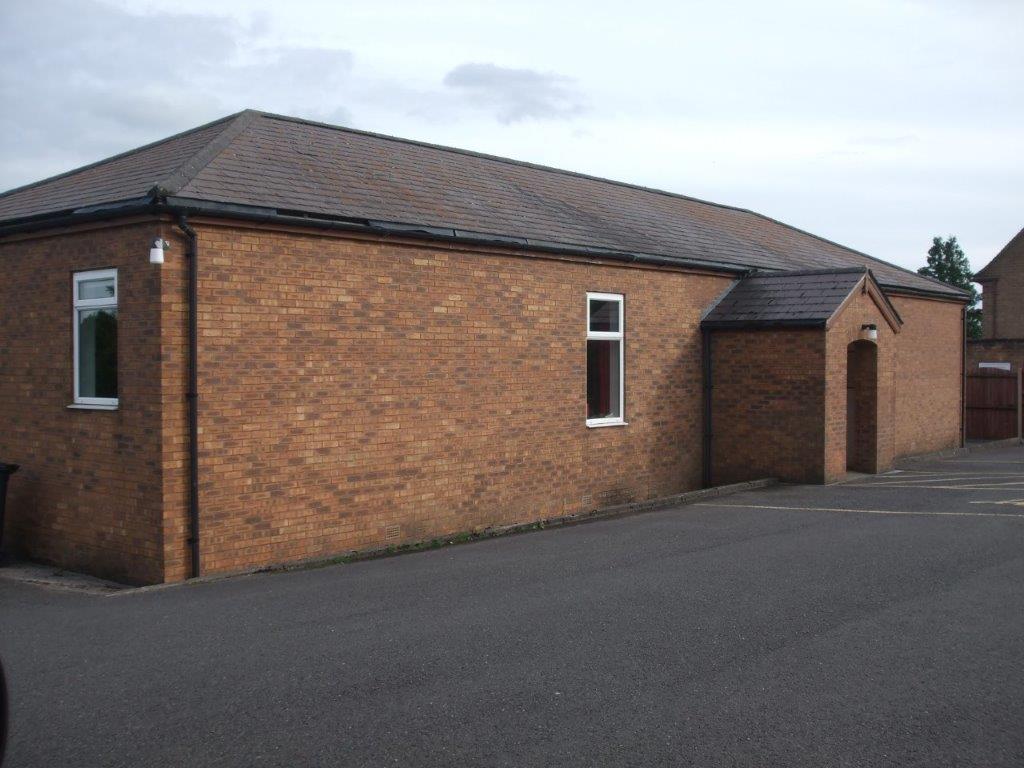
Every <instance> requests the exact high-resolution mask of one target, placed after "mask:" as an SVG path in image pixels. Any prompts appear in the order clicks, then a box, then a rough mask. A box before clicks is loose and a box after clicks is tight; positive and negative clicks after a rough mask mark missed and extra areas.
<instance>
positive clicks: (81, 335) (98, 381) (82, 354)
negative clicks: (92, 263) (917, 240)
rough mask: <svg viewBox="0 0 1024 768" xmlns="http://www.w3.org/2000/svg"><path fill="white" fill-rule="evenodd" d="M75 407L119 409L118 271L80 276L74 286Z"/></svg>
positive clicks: (77, 274)
mask: <svg viewBox="0 0 1024 768" xmlns="http://www.w3.org/2000/svg"><path fill="white" fill-rule="evenodd" d="M73 290H74V294H73V301H72V303H73V306H74V311H73V317H72V323H73V327H74V330H73V334H74V346H75V349H74V355H75V403H76V404H80V405H98V406H116V405H117V270H116V269H100V270H96V271H94V272H78V273H76V274H75V279H74V285H73Z"/></svg>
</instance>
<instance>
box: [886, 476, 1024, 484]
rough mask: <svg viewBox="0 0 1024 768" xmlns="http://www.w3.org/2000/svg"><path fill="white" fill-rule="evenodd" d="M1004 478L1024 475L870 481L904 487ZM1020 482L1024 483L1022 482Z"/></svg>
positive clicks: (905, 478)
mask: <svg viewBox="0 0 1024 768" xmlns="http://www.w3.org/2000/svg"><path fill="white" fill-rule="evenodd" d="M1002 477H1022V478H1024V475H966V476H964V475H943V476H941V477H902V478H900V479H898V480H875V481H870V482H869V483H868V484H870V485H903V484H906V483H915V484H916V483H939V482H950V481H953V480H955V481H957V482H963V481H965V480H992V479H995V478H1002ZM1020 482H1024V480H1021V481H1020Z"/></svg>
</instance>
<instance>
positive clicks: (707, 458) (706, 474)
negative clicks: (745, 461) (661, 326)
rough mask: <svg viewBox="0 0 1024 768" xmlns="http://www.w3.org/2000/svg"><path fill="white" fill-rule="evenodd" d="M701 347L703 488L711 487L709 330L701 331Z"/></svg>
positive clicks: (711, 386)
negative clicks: (702, 364) (702, 377)
mask: <svg viewBox="0 0 1024 768" xmlns="http://www.w3.org/2000/svg"><path fill="white" fill-rule="evenodd" d="M701 347H702V352H703V354H702V357H703V360H704V396H703V401H704V402H703V407H704V418H703V421H704V435H703V441H702V445H701V450H702V459H701V485H702V486H703V487H704V488H710V487H711V439H712V434H713V433H712V431H711V393H712V388H713V386H714V385H713V380H712V377H711V329H710V328H702V329H701Z"/></svg>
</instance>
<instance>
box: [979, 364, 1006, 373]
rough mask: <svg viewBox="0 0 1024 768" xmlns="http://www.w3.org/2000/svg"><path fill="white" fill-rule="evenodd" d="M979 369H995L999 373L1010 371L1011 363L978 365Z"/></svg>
mask: <svg viewBox="0 0 1024 768" xmlns="http://www.w3.org/2000/svg"><path fill="white" fill-rule="evenodd" d="M978 367H979V368H994V369H995V370H997V371H1009V370H1010V364H1009V363H978Z"/></svg>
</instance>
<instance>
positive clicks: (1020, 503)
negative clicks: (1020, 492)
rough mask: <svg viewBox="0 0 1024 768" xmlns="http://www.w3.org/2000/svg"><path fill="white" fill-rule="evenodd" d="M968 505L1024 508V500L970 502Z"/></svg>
mask: <svg viewBox="0 0 1024 768" xmlns="http://www.w3.org/2000/svg"><path fill="white" fill-rule="evenodd" d="M968 504H1012V505H1013V506H1015V507H1024V499H1005V500H1003V501H969V502H968Z"/></svg>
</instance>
